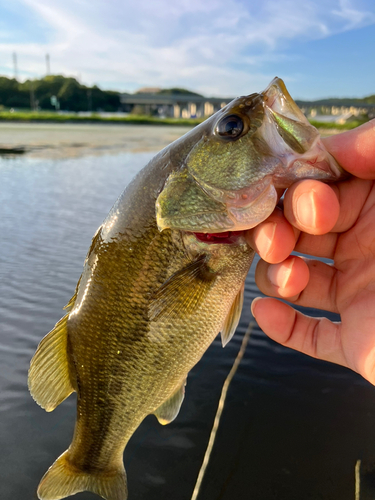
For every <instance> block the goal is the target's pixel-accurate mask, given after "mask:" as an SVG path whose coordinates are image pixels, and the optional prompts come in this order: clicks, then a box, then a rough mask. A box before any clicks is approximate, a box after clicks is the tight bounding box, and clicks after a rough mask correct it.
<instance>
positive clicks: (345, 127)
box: [310, 119, 368, 131]
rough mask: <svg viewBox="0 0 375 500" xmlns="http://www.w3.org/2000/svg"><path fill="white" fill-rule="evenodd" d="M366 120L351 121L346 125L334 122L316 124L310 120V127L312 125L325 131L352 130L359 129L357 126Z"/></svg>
mask: <svg viewBox="0 0 375 500" xmlns="http://www.w3.org/2000/svg"><path fill="white" fill-rule="evenodd" d="M367 121H368V120H366V119H363V120H353V121H348V122H346V123H334V122H316V121H314V120H310V123H311V125H314V127H316V128H317V129H325V130H332V129H335V130H343V131H344V130H352V129H353V128H356V127H359V125H363V124H364V123H366V122H367Z"/></svg>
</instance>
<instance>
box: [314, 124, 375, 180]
mask: <svg viewBox="0 0 375 500" xmlns="http://www.w3.org/2000/svg"><path fill="white" fill-rule="evenodd" d="M323 142H324V145H325V146H326V148H327V150H328V151H329V152H330V153H331V154H332V155H333V156H334V157H335V158H336V160H337V161H338V162H339V164H340V165H341V166H342V167H343V168H344V169H345V170H346V171H348V172H350V173H351V174H353V175H355V176H356V177H359V178H361V179H375V155H374V150H375V120H370V121H369V122H367V123H365V124H364V125H361V126H360V127H357V128H355V129H353V130H349V131H347V132H343V133H342V134H337V135H333V136H330V137H327V138H325V139H323Z"/></svg>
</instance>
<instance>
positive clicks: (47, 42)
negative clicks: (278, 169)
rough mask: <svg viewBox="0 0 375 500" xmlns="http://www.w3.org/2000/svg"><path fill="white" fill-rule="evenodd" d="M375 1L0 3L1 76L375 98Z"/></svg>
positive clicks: (218, 92)
mask: <svg viewBox="0 0 375 500" xmlns="http://www.w3.org/2000/svg"><path fill="white" fill-rule="evenodd" d="M374 48H375V0H262V1H259V0H136V1H134V0H11V1H9V0H0V75H5V76H8V77H13V76H14V65H13V53H16V54H17V65H18V77H19V79H20V80H22V81H23V80H25V79H27V78H40V77H42V76H44V75H45V74H46V54H47V53H48V54H49V55H50V68H51V73H52V74H63V75H65V76H73V77H75V78H77V79H78V80H79V81H80V82H81V83H83V84H85V85H93V84H96V85H98V86H99V87H101V88H103V89H111V90H119V91H124V92H134V91H136V90H137V89H139V88H140V87H163V88H169V87H184V88H188V89H190V90H193V91H196V92H200V93H203V94H204V95H207V96H223V97H224V96H225V97H235V96H238V95H244V94H250V93H252V92H257V91H261V90H263V89H264V88H265V87H266V86H267V85H268V83H269V82H270V81H271V80H272V78H274V77H275V76H279V77H280V78H283V79H284V81H285V83H286V85H287V87H288V89H289V91H290V93H291V94H292V96H293V97H294V98H296V99H310V100H311V99H319V98H323V97H363V96H367V95H371V94H375V50H374Z"/></svg>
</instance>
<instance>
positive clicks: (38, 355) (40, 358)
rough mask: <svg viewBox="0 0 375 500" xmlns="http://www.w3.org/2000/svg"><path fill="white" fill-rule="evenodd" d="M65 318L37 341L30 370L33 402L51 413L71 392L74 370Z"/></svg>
mask: <svg viewBox="0 0 375 500" xmlns="http://www.w3.org/2000/svg"><path fill="white" fill-rule="evenodd" d="M67 321H68V315H65V316H64V317H63V318H62V319H61V320H60V321H59V322H58V323H57V324H56V325H55V328H54V329H53V330H52V331H51V332H49V333H48V335H46V336H45V337H44V339H42V341H41V342H40V344H39V346H38V348H37V350H36V352H35V354H34V357H33V359H32V360H31V363H30V369H29V380H28V383H29V390H30V393H31V395H32V397H33V398H34V399H35V401H36V402H37V403H38V404H39V405H40V406H41V407H42V408H44V409H45V410H46V411H52V410H54V409H55V408H56V406H58V405H59V404H60V403H61V402H62V401H64V399H66V398H67V397H68V396H69V395H70V394H71V393H72V392H73V391H74V390H75V388H74V386H73V382H72V381H73V380H74V371H73V370H74V369H73V367H72V364H71V363H70V362H69V359H68V350H67V344H68V334H67V326H66V324H67Z"/></svg>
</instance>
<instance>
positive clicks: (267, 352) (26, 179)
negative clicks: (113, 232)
mask: <svg viewBox="0 0 375 500" xmlns="http://www.w3.org/2000/svg"><path fill="white" fill-rule="evenodd" d="M151 156H152V154H151V153H125V154H120V155H113V156H108V155H103V156H100V157H83V158H78V159H71V158H70V159H69V158H68V159H54V160H52V159H32V158H29V157H27V156H26V157H18V158H16V157H15V158H13V159H4V158H3V159H0V178H1V189H0V207H1V222H0V227H1V251H0V278H1V279H0V298H1V301H0V440H1V454H0V470H1V475H2V481H1V495H0V497H1V498H4V499H8V498H9V499H12V500H25V499H32V498H36V497H35V490H36V487H37V484H38V482H39V480H40V478H41V477H42V475H43V473H44V472H45V471H46V469H47V468H48V467H49V466H50V465H51V464H52V462H53V461H54V459H55V458H56V457H57V456H58V455H59V454H60V453H62V452H63V451H64V450H65V449H66V448H67V446H68V445H69V443H70V441H71V436H72V430H73V425H74V418H75V398H74V396H72V397H70V398H69V399H68V400H67V401H65V402H64V403H63V404H61V405H60V406H59V407H58V408H57V409H56V410H55V411H54V412H52V413H48V414H47V413H46V412H45V411H44V410H42V409H41V408H39V407H38V406H37V405H36V403H35V402H34V401H33V400H32V399H31V397H30V395H29V394H28V391H27V387H26V379H27V370H28V364H29V361H30V359H31V357H32V354H33V352H34V350H35V348H36V346H37V344H38V342H39V341H40V339H41V337H42V336H43V335H45V334H46V333H47V332H48V331H49V330H50V329H51V328H52V327H53V325H54V324H55V322H56V321H57V320H58V319H59V318H60V317H61V315H62V307H63V306H64V305H65V304H66V303H67V302H68V300H69V298H70V297H71V295H72V292H73V291H74V287H75V284H76V282H77V279H78V277H79V275H80V273H81V269H82V264H83V260H84V257H85V255H86V252H87V249H88V247H89V244H90V241H91V238H92V236H93V234H94V233H95V230H96V228H97V227H98V226H99V224H100V223H101V222H102V220H103V219H104V217H105V216H106V214H107V212H108V211H109V209H110V208H111V206H112V204H113V202H114V201H115V199H116V198H117V196H118V195H119V194H120V191H121V190H122V188H123V187H125V185H126V184H127V183H128V182H129V180H130V179H131V178H132V177H133V175H134V174H135V173H136V172H137V171H138V170H139V169H140V168H141V167H142V166H143V165H144V164H145V163H146V162H147V161H148V159H149V158H151ZM258 294H259V292H258V291H257V289H256V286H255V284H254V267H253V268H252V271H251V273H250V276H249V277H248V280H247V283H246V290H245V306H244V313H243V316H242V319H241V323H240V326H239V329H238V332H237V333H236V335H235V337H234V339H233V340H232V341H231V342H230V344H229V345H228V346H227V347H226V348H225V349H222V347H221V344H220V341H219V339H218V340H216V341H215V342H214V343H213V345H212V346H211V348H210V349H209V350H208V352H207V353H206V355H205V356H204V358H203V359H202V361H201V362H200V363H199V364H198V365H197V367H196V368H195V369H194V370H193V372H192V373H191V374H190V376H189V378H188V384H187V388H186V399H185V402H184V404H183V406H182V409H181V412H180V414H179V416H178V418H177V419H176V420H175V421H174V422H173V423H172V424H171V425H169V426H166V427H162V426H160V425H159V424H158V422H157V420H156V419H155V417H153V416H150V417H147V418H146V420H145V421H144V423H143V424H142V425H141V427H140V428H139V429H138V430H137V431H136V433H135V435H134V436H133V438H132V439H131V441H130V443H129V445H128V447H127V449H126V453H125V465H126V469H127V472H128V479H129V490H130V495H129V498H130V500H140V499H146V498H147V499H148V500H160V498H175V499H177V498H178V499H179V500H180V499H181V500H189V499H190V498H191V494H192V491H193V489H194V484H195V481H196V477H197V474H198V471H199V468H200V465H201V461H202V458H203V455H204V452H205V449H206V446H207V441H208V437H209V434H210V430H211V426H212V422H213V418H214V415H215V412H216V405H217V402H218V399H219V396H220V391H221V388H222V385H223V383H224V380H225V377H226V375H227V374H228V372H229V370H230V368H231V365H232V363H233V360H234V358H235V357H236V354H237V351H238V348H239V346H240V343H241V338H242V335H243V334H244V332H245V330H246V328H247V325H248V323H249V321H250V320H251V314H250V308H249V304H250V301H251V300H252V298H253V297H254V296H256V295H258ZM315 314H320V313H318V312H315ZM374 424H375V390H374V389H373V388H372V387H371V386H370V385H369V384H368V383H366V382H365V381H363V380H362V379H361V378H360V377H359V376H357V375H355V374H354V373H352V372H350V371H348V370H346V369H344V368H341V367H338V366H333V365H329V364H327V363H323V362H319V361H315V360H312V359H309V358H307V357H305V356H303V355H301V354H298V353H295V352H292V351H289V350H286V349H284V348H282V347H280V346H278V345H276V344H274V343H273V342H272V341H270V340H269V339H267V338H266V337H265V335H264V334H263V333H262V332H261V331H259V329H257V328H256V329H255V331H254V333H253V334H252V337H251V339H250V343H249V344H248V347H247V351H246V353H245V357H244V359H243V361H242V363H241V365H240V367H239V369H238V371H237V373H236V376H235V378H234V379H233V381H232V384H231V386H230V390H229V393H228V397H227V402H226V406H225V408H224V412H223V416H222V421H221V425H220V427H219V431H218V434H217V439H216V442H215V446H214V449H213V454H212V456H211V461H210V464H209V466H208V468H207V473H206V476H205V479H204V481H203V484H202V489H201V493H200V497H199V498H200V499H205V500H214V499H215V500H216V499H223V500H232V499H233V498H246V499H247V498H252V499H254V500H272V499H280V500H294V499H295V500H305V499H311V500H315V499H327V500H328V499H332V500H338V499H340V500H353V499H354V467H355V463H356V461H357V459H362V467H363V476H364V477H365V479H366V481H367V482H365V486H366V485H367V486H366V487H367V488H368V489H370V488H371V478H372V477H373V476H371V474H370V475H369V474H368V473H369V472H371V469H372V467H373V464H374V462H375V425H374ZM369 478H370V479H369ZM369 485H370V486H369ZM363 495H366V492H365V491H364V492H363ZM77 498H80V499H82V500H85V499H86V500H88V499H94V498H97V497H95V496H94V495H91V494H89V493H83V494H80V495H79V496H78V497H77ZM365 498H371V497H370V496H368V497H366V496H363V497H362V496H361V500H364V499H365Z"/></svg>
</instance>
